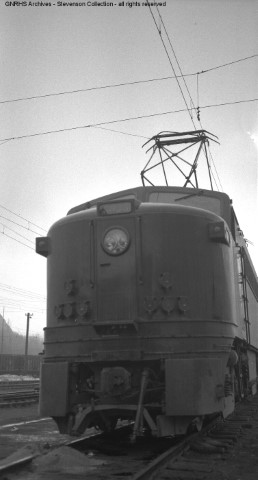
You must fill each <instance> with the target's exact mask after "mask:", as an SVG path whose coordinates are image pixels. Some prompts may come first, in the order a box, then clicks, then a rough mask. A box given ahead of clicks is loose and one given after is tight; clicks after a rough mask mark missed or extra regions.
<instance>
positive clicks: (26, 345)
mask: <svg viewBox="0 0 258 480" xmlns="http://www.w3.org/2000/svg"><path fill="white" fill-rule="evenodd" d="M32 315H33V313H25V316H26V317H27V328H26V340H25V355H26V356H27V355H28V343H29V328H30V319H31V317H32Z"/></svg>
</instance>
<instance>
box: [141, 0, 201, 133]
mask: <svg viewBox="0 0 258 480" xmlns="http://www.w3.org/2000/svg"><path fill="white" fill-rule="evenodd" d="M148 7H149V11H150V13H151V16H152V19H153V21H154V24H155V26H156V29H157V31H158V33H159V36H160V40H161V42H162V45H163V47H164V50H165V52H166V55H167V58H168V61H169V64H170V66H171V68H172V71H173V73H174V75H175V78H176V81H177V84H178V88H179V90H180V92H181V95H182V97H183V101H184V104H185V106H186V110H187V112H188V113H189V116H190V118H191V121H192V124H193V126H194V128H195V129H196V126H195V123H194V119H193V115H192V109H191V108H189V106H188V103H187V101H186V98H185V95H184V92H183V89H182V87H181V85H180V82H179V80H178V77H177V74H176V71H175V69H174V66H173V63H172V60H171V58H170V55H169V52H168V49H167V47H166V44H165V42H164V40H163V37H162V34H161V29H159V27H158V24H157V22H156V19H155V17H154V15H153V12H152V9H151V6H150V4H149V3H148ZM160 19H161V17H160ZM162 23H163V22H162Z"/></svg>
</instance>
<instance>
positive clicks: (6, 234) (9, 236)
mask: <svg viewBox="0 0 258 480" xmlns="http://www.w3.org/2000/svg"><path fill="white" fill-rule="evenodd" d="M0 233H1V234H2V235H5V236H6V237H8V238H11V239H12V240H14V241H15V242H18V243H20V244H21V245H24V247H27V248H30V249H31V250H33V251H34V252H35V249H34V248H32V247H30V246H29V245H26V243H23V242H21V241H20V240H17V238H14V237H12V236H11V235H8V233H5V232H0Z"/></svg>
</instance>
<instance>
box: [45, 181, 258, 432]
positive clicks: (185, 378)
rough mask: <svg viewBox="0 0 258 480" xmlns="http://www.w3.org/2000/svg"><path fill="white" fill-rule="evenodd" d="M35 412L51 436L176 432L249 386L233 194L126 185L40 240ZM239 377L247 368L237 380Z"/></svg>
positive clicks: (248, 270)
mask: <svg viewBox="0 0 258 480" xmlns="http://www.w3.org/2000/svg"><path fill="white" fill-rule="evenodd" d="M36 251H37V253H39V254H41V255H43V256H45V257H47V289H48V290H47V327H46V328H45V353H44V358H43V362H42V365H41V389H40V412H41V415H43V416H46V415H47V416H51V417H53V418H54V419H55V421H56V422H57V425H58V427H59V430H60V432H66V433H68V432H69V433H74V434H80V433H82V432H83V431H84V430H85V429H86V428H87V427H90V426H95V427H99V428H101V429H103V430H110V429H112V428H114V427H115V425H116V423H117V421H118V419H128V420H133V421H134V430H133V435H134V437H136V436H137V435H141V434H142V433H143V432H145V431H146V430H149V431H151V432H152V434H153V435H156V436H167V435H177V434H184V433H186V432H187V430H188V429H189V427H191V426H193V425H194V426H196V427H197V428H200V427H201V425H202V422H203V420H204V419H205V417H206V416H209V415H211V414H214V413H216V412H221V413H222V414H223V415H224V416H227V415H228V414H229V413H231V412H232V411H233V409H234V404H235V399H236V397H239V398H242V396H243V395H245V393H246V392H247V391H252V393H255V391H256V377H257V367H256V363H257V352H258V319H257V301H258V282H257V276H256V273H255V271H254V268H253V265H252V262H251V259H250V257H249V254H248V250H247V248H246V243H245V240H244V238H243V235H242V232H241V230H240V229H239V226H238V222H237V219H236V216H235V213H234V210H233V207H232V203H231V201H230V199H229V197H228V196H227V195H226V194H224V193H219V192H215V191H210V190H200V189H199V188H196V189H192V188H184V187H154V186H150V187H136V188H132V189H129V190H125V191H122V192H116V193H114V194H111V195H107V196H104V197H101V198H98V199H95V200H93V201H90V202H87V203H85V204H82V205H79V206H77V207H75V208H73V209H71V210H70V211H69V212H68V214H67V216H66V217H64V218H62V219H61V220H59V221H57V222H56V223H55V224H54V225H53V226H52V227H51V228H50V230H49V232H48V235H47V236H46V237H41V238H38V239H36ZM243 372H244V373H243Z"/></svg>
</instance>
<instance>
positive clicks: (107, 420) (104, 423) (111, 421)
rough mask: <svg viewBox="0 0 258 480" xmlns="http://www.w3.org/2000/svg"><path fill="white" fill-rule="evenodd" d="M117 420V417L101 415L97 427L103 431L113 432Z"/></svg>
mask: <svg viewBox="0 0 258 480" xmlns="http://www.w3.org/2000/svg"><path fill="white" fill-rule="evenodd" d="M117 420H118V419H117V418H116V417H106V416H104V415H101V417H98V418H97V421H96V427H97V428H99V429H100V430H102V431H103V432H107V433H108V432H113V431H114V430H115V428H116V424H117Z"/></svg>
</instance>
